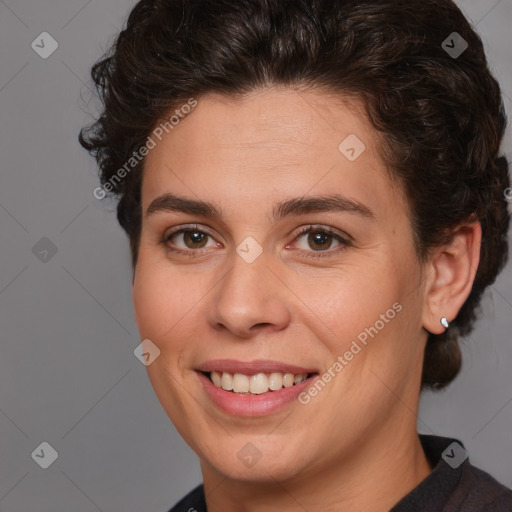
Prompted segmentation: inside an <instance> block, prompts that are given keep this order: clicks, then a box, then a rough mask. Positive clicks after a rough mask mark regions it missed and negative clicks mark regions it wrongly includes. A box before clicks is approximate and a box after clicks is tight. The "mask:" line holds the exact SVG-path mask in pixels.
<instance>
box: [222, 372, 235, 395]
mask: <svg viewBox="0 0 512 512" xmlns="http://www.w3.org/2000/svg"><path fill="white" fill-rule="evenodd" d="M220 387H221V388H222V389H225V390H226V391H231V390H232V389H233V375H231V373H227V372H223V373H222V378H221V381H220Z"/></svg>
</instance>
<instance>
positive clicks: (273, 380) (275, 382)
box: [268, 373, 283, 391]
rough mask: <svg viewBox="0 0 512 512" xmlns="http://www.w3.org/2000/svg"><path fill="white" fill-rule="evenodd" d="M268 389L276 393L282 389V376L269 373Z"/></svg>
mask: <svg viewBox="0 0 512 512" xmlns="http://www.w3.org/2000/svg"><path fill="white" fill-rule="evenodd" d="M268 387H269V389H271V390H272V391H277V390H279V389H281V388H282V387H283V374H282V373H271V374H270V378H269V379H268Z"/></svg>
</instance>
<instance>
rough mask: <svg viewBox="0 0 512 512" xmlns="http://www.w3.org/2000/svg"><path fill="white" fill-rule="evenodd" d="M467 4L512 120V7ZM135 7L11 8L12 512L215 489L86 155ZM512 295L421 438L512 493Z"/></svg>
mask: <svg viewBox="0 0 512 512" xmlns="http://www.w3.org/2000/svg"><path fill="white" fill-rule="evenodd" d="M458 4H459V5H460V6H461V7H462V9H463V10H464V11H465V13H466V14H467V15H468V17H469V18H470V19H471V20H472V21H473V22H474V24H475V25H476V27H477V30H478V31H479V33H480V34H481V36H482V37H483V39H484V42H485V45H486V49H487V52H488V56H489V59H490V61H491V64H492V68H493V70H494V71H495V74H496V76H497V77H498V79H499V80H500V82H501V84H502V87H503V90H504V94H505V102H506V106H507V110H508V112H509V115H510V113H511V112H512V101H511V99H510V98H511V97H512V69H511V66H510V49H511V48H512V36H511V30H510V27H511V23H512V2H511V1H510V0H501V1H500V0H460V1H459V2H458ZM133 5H134V2H133V1H128V0H109V1H108V2H100V1H99V0H89V1H87V0H66V1H64V0H43V1H38V2H36V1H35V0H0V116H1V123H0V150H1V156H2V158H1V160H0V166H1V187H0V239H1V242H0V243H1V248H2V249H1V251H0V256H1V258H2V259H1V267H0V268H1V272H0V312H1V321H2V323H1V328H0V336H1V357H0V433H1V435H0V510H1V511H3V512H36V511H37V512H46V511H48V512H56V511H69V510H73V511H75V512H89V511H91V512H93V511H97V510H102V511H105V512H106V511H113V512H114V511H123V512H136V511H137V512H142V511H143V512H151V511H165V510H167V509H168V508H169V507H170V506H171V505H172V504H173V503H174V502H175V501H177V500H178V499H179V498H181V497H182V496H183V495H184V494H185V493H186V492H188V491H189V490H190V489H191V488H192V487H193V486H195V485H196V484H197V483H199V482H200V481H201V474H200V471H199V464H198V462H197V460H196V456H195V455H194V454H193V453H192V452H191V451H190V450H189V449H188V447H187V446H186V445H185V444H184V442H183V441H182V440H181V438H180V437H179V436H178V434H177V433H176V431H175V430H174V428H173V426H172V424H171V423H170V421H169V420H168V418H167V416H166V415H165V413H164V412H163V410H162V409H161V407H160V404H159V403H158V401H157V399H156V397H155V395H154V394H153V390H152V388H151V386H150V383H149V380H148V378H147V375H146V370H145V368H144V366H143V365H142V364H141V363H140V362H139V361H138V360H137V359H136V358H135V357H134V355H133V350H134V349H135V347H136V346H137V345H138V344H139V342H140V340H139V337H138V333H137V329H136V326H135V323H134V321H133V314H132V305H131V295H130V287H131V270H130V262H129V254H128V243H127V240H126V239H125V236H124V233H123V232H122V231H121V228H120V227H119V226H118V225H117V223H116V220H115V215H114V213H113V204H109V203H106V202H105V201H103V202H101V201H98V200H96V199H95V198H94V197H93V195H92V190H93V189H94V188H95V187H96V186H97V178H96V169H95V167H94V161H93V160H92V159H91V158H89V157H88V155H87V154H86V153H85V152H84V151H83V150H82V149H81V148H80V146H79V145H78V143H77V134H78V131H79V129H80V128H81V126H82V125H83V124H84V123H85V122H88V121H89V120H90V117H89V115H88V114H87V113H86V109H85V108H84V102H83V101H81V100H80V97H81V95H82V96H83V98H84V99H85V100H87V99H88V98H89V97H90V82H89V69H90V67H91V65H92V64H93V63H94V62H95V61H96V60H97V59H98V58H99V57H100V56H101V54H102V52H103V50H104V49H105V48H106V47H107V44H108V43H109V42H110V41H111V40H112V38H113V37H114V35H115V34H116V33H117V32H118V31H119V30H120V29H121V27H122V25H123V23H124V20H125V18H126V16H127V14H128V12H129V9H130V8H131V7H132V6H133ZM44 31H47V32H49V33H50V34H51V35H52V37H54V38H55V39H56V40H57V42H58V44H59V47H58V49H57V50H56V51H55V53H53V54H52V55H51V56H50V57H49V58H47V59H43V58H41V57H40V56H39V55H38V54H37V53H36V52H35V51H34V50H33V49H32V48H31V43H32V41H33V40H35V39H36V38H37V36H39V34H41V33H42V32H44ZM46 48H48V46H46ZM93 105H94V104H92V103H91V104H90V105H89V106H88V107H87V109H89V111H90V110H91V109H92V108H93ZM510 133H511V132H510V129H509V131H508V134H507V138H506V141H505V145H504V150H505V152H507V154H508V155H509V158H510V155H511V154H512V143H511V138H510ZM42 237H47V238H48V239H49V240H51V242H52V243H53V244H54V245H55V247H56V249H57V252H56V254H54V255H53V256H52V253H51V252H49V253H48V254H47V256H46V258H47V259H48V258H49V259H48V261H46V262H44V261H41V260H40V258H44V254H43V253H41V252H40V253H39V256H38V257H36V254H34V253H33V247H34V246H35V245H36V244H37V243H38V241H39V240H40V239H41V238H42ZM40 243H43V245H44V244H45V243H46V244H47V243H48V242H40ZM43 249H44V247H43ZM36 252H37V251H36ZM50 256H51V257H50ZM511 284H512V276H511V265H510V264H509V265H508V267H507V268H506V269H505V270H504V271H503V273H502V275H501V276H500V278H499V279H498V281H497V282H496V284H495V285H494V286H493V287H492V288H491V289H490V290H489V291H488V293H487V294H486V296H485V299H484V301H483V318H482V319H481V320H480V321H479V323H478V327H477V329H476V331H475V332H474V333H473V334H472V335H471V336H470V337H469V338H468V339H467V340H466V342H465V348H464V365H465V366H464V371H463V372H462V374H461V375H460V376H459V378H458V379H457V381H456V382H455V383H454V384H453V385H451V386H450V387H449V389H448V390H447V391H446V392H443V393H441V394H435V395H433V394H425V395H424V396H423V397H422V400H421V408H420V414H419V421H418V426H419V430H420V431H421V432H425V433H434V434H438V435H446V436H454V437H457V438H459V439H461V440H462V441H463V442H464V443H465V445H466V448H467V449H468V451H469V453H470V456H471V459H472V462H473V463H474V464H475V465H477V466H480V467H481V468H483V469H485V470H487V471H488V472H490V473H491V474H492V475H493V476H495V477H496V478H497V479H498V480H499V481H501V482H502V483H504V484H506V485H508V486H509V487H510V486H512V464H511V461H512V428H511V426H512V379H511V376H510V370H509V368H508V366H509V365H510V363H511V362H512V344H511V343H510V338H511V336H510V329H511V327H512V286H511ZM43 441H46V442H48V443H49V444H50V445H51V446H53V447H54V448H55V450H57V452H58V458H57V460H56V461H55V462H54V463H53V464H52V465H51V466H50V467H49V468H48V469H42V468H41V467H39V465H38V464H36V462H35V461H34V459H33V458H32V457H31V454H32V453H33V451H34V450H35V449H36V448H37V447H38V446H39V445H40V443H41V442H43ZM47 453H48V452H47Z"/></svg>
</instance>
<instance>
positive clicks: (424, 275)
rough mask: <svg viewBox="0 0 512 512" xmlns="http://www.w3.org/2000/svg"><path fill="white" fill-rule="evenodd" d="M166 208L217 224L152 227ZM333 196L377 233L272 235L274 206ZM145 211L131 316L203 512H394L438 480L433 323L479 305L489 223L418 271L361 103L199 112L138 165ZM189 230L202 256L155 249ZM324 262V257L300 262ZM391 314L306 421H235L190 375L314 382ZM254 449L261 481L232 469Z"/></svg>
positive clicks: (290, 229) (293, 218) (321, 99)
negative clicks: (251, 246) (190, 459)
mask: <svg viewBox="0 0 512 512" xmlns="http://www.w3.org/2000/svg"><path fill="white" fill-rule="evenodd" d="M349 134H356V135H357V137H358V138H359V139H360V140H361V141H363V142H364V144H365V146H366V149H365V150H364V152H363V153H362V154H361V155H360V156H359V157H358V158H357V159H356V160H355V161H352V162H351V161H349V160H348V159H347V158H345V156H344V155H343V154H342V153H341V152H340V151H339V150H338V146H339V144H340V143H341V142H342V141H343V140H344V139H345V138H346V137H347V136H348V135H349ZM166 192H172V193H173V194H176V195H180V196H185V197H187V198H191V199H196V200H204V201H210V202H212V203H214V204H216V205H217V206H218V208H219V209H221V210H222V217H221V218H220V219H214V218H210V217H206V216H203V215H198V214H189V213H183V212H179V211H158V212H154V213H152V214H150V215H146V214H145V212H146V209H147V208H148V206H149V205H150V203H151V202H152V201H153V200H154V199H155V198H156V197H158V196H160V195H161V194H164V193H166ZM333 193H336V194H340V195H343V196H345V197H347V198H349V199H351V200H355V201H358V202H359V203H362V204H364V205H365V206H366V207H367V208H368V209H370V210H371V211H372V212H373V218H369V217H365V216H363V215H360V214H357V213H353V212H312V213H303V214H300V215H290V216H287V217H285V218H283V219H281V220H279V221H278V222H274V221H273V220H272V217H271V213H272V209H273V207H274V205H275V204H276V203H278V202H281V201H284V200H288V199H291V198H296V197H302V196H306V197H310V196H320V195H328V194H333ZM142 203H143V223H142V233H141V239H140V248H139V256H138V263H137V266H136V269H135V276H134V282H133V303H134V310H135V318H136V322H137V325H138V328H139V331H140V335H141V339H146V338H149V339H151V340H152V341H153V343H154V344H155V345H156V346H158V348H159V349H160V356H159V357H158V358H157V359H156V360H155V361H154V362H153V363H152V364H151V365H149V366H147V371H148V375H149V378H150V380H151V383H152V385H153V388H154V390H155V392H156V394H157V396H158V399H159V400H160V402H161V404H162V406H163V408H164V409H165V411H166V412H167V414H168V416H169V418H170V419H171V421H172V422H173V423H174V425H175V426H176V428H177V430H178V431H179V433H180V434H181V435H182V437H183V438H184V440H185V441H186V442H187V443H188V444H189V445H190V447H191V448H192V449H193V450H194V451H195V452H196V453H197V455H198V456H199V458H200V463H201V470H202V473H203V479H204V485H205V494H206V501H207V506H208V510H209V511H210V512H221V511H223V512H231V511H233V512H235V511H236V512H241V511H242V512H259V511H268V510H269V505H270V504H271V506H272V509H273V510H283V511H296V510H301V511H302V510H323V511H333V512H334V511H341V510H354V511H359V510H373V511H385V510H389V509H390V508H391V507H392V506H393V505H394V504H395V503H397V502H398V501H399V500H400V499H401V498H402V497H403V496H405V495H406V494H407V493H408V492H409V491H411V490H412V489H413V488H414V487H416V486H417V485H418V484H419V483H420V482H421V480H423V479H424V478H425V477H426V476H427V475H428V474H429V472H430V471H431V468H430V466H429V464H428V462H427V460H426V457H425V454H424V453H423V450H422V448H421V445H420V442H419V439H418V436H417V428H416V423H417V410H418V402H419V394H420V382H421V368H422V362H423V353H424V348H425V343H426V339H427V335H428V332H427V331H429V332H433V333H440V332H443V330H444V327H443V326H442V325H441V323H440V318H441V317H443V316H445V317H447V318H448V320H452V319H453V318H454V317H455V316H456V314H457V312H458V310H459V309H460V307H461V306H462V304H463V303H464V301H465V299H466V298H467V296H468V295H469V292H470V290H471V285H472V282H473V280H474V276H475V272H476V268H477V266H478V254H479V247H480V239H481V231H480V225H479V224H478V223H477V222H473V223H468V224H466V225H463V226H460V227H459V228H458V229H457V230H455V231H454V236H453V240H452V242H450V244H448V245H446V246H443V247H440V248H437V249H436V250H435V251H433V253H432V254H431V256H430V257H429V259H428V260H427V261H424V262H420V261H419V259H418V256H417V254H416V253H415V250H414V246H413V234H412V231H411V226H410V212H409V207H408V205H407V201H406V200H405V198H404V197H403V195H402V192H401V189H400V187H399V186H397V184H396V183H394V182H393V181H392V180H391V179H390V177H389V175H388V173H387V171H386V168H385V165H384V163H383V160H382V159H381V156H380V151H379V145H378V138H377V135H376V133H375V132H374V131H373V130H372V128H371V127H370V125H369V122H368V120H367V118H366V116H365V114H364V111H363V109H362V107H361V105H360V104H359V102H358V101H357V100H356V99H354V98H351V99H350V98H344V99H342V98H340V97H339V95H338V96H337V97H334V96H333V95H332V94H328V93H326V92H319V91H316V92H312V91H309V92H305V91H302V92H299V91H297V90H293V89H291V88H285V87H283V88H272V89H261V90H258V91H254V92H253V93H251V94H248V95H245V96H243V97H242V98H233V97H224V96H220V95H214V94H210V95H206V96H203V97H201V98H198V105H197V107H196V108H195V109H194V111H193V112H192V113H191V114H190V115H189V116H187V117H186V118H185V119H183V120H182V121H181V122H180V124H179V125H177V126H176V127H175V128H174V129H173V130H172V131H171V132H170V133H169V134H168V135H166V136H165V137H164V138H163V140H162V142H159V143H158V145H157V146H156V147H155V148H154V149H153V150H152V151H151V152H150V153H149V154H148V156H147V157H146V163H145V169H144V177H143V184H142ZM190 224H192V225H193V226H197V228H195V229H197V230H199V231H201V232H203V233H206V234H208V235H211V236H206V237H205V238H204V239H202V240H203V241H202V243H201V244H200V245H199V246H198V245H194V244H193V241H194V240H193V239H191V238H190V237H187V236H184V235H183V234H178V235H176V236H174V237H173V238H171V240H169V241H168V242H163V243H162V239H163V238H164V236H165V235H166V234H169V232H170V231H172V228H179V227H189V226H188V225H190ZM309 225H315V228H318V229H316V231H322V228H323V229H325V228H327V227H331V228H332V229H334V230H335V232H336V233H337V234H339V235H341V236H345V238H346V235H349V236H350V237H351V238H352V241H351V243H350V244H349V245H344V244H342V243H341V242H339V241H337V239H336V238H335V237H329V235H328V234H327V243H325V246H326V247H327V249H323V250H322V247H324V246H322V245H320V247H319V245H318V243H319V242H317V243H316V244H315V240H309V241H308V234H305V235H302V236H301V237H300V238H297V237H298V234H299V230H300V228H301V227H304V226H309ZM189 229H192V230H194V228H193V227H192V228H190V227H189ZM248 236H251V237H253V238H254V239H255V240H256V241H257V242H258V243H259V245H260V246H261V248H262V250H263V252H262V253H261V255H260V256H259V257H258V258H257V259H256V260H255V261H254V262H252V263H248V262H246V261H245V260H244V259H242V258H241V257H240V256H239V255H238V254H237V252H236V248H237V246H238V245H239V244H241V242H242V241H243V240H244V239H245V238H246V237H248ZM320 243H323V240H322V242H320ZM171 247H174V248H176V249H178V250H182V251H183V252H187V251H188V252H189V253H191V254H192V255H191V256H187V255H185V254H183V253H181V254H180V253H176V252H173V251H172V250H171ZM340 248H342V250H339V249H340ZM194 251H195V252H194ZM319 252H323V254H324V255H325V254H327V255H326V257H324V258H313V257H308V255H311V254H313V255H314V254H318V253H319ZM396 302H399V303H400V304H401V305H402V310H401V311H400V312H399V313H397V314H396V316H395V318H394V319H392V320H390V321H389V322H388V323H386V324H385V326H384V327H383V328H382V329H381V330H380V331H379V333H378V335H376V336H375V337H374V338H369V342H368V344H367V345H366V346H364V347H363V348H362V350H361V351H360V352H359V353H358V354H357V355H356V356H354V358H353V360H352V361H350V362H349V364H347V365H346V366H345V367H344V368H343V370H342V371H340V372H339V373H337V374H336V376H335V377H334V378H333V379H332V380H331V382H329V383H328V384H327V385H326V386H325V388H324V389H323V390H322V391H321V392H320V393H318V395H317V396H315V397H314V398H313V399H311V401H310V402H309V403H308V404H306V405H303V404H301V403H299V402H298V401H293V402H292V403H290V404H288V405H286V406H285V407H284V408H283V409H282V410H279V411H277V412H275V413H272V414H269V415H265V416H260V417H256V418H251V417H236V416H232V415H229V414H227V413H225V412H223V411H221V410H220V409H219V408H218V407H217V406H216V405H215V404H214V403H213V402H212V401H211V400H210V399H209V397H208V396H207V394H206V393H205V391H204V390H203V387H202V386H201V384H200V382H199V379H198V376H197V373H196V372H195V371H194V368H196V367H197V366H198V365H199V364H201V363H204V362H205V361H208V360H211V359H237V360H241V361H252V360H255V359H271V360H277V361H284V362H287V363H291V364H296V365H299V366H306V367H313V368H318V369H319V373H322V372H324V371H326V370H327V369H328V368H330V367H332V366H333V363H334V362H335V361H336V358H337V357H338V356H339V355H343V354H344V353H345V352H346V351H347V350H348V349H349V348H350V345H351V343H352V341H353V340H355V339H356V338H357V335H358V334H359V333H361V332H362V331H364V329H365V328H368V327H370V326H374V325H375V323H376V321H377V320H379V319H380V318H381V317H380V315H381V314H384V313H386V311H387V310H388V309H389V308H391V307H392V305H393V304H394V303H396ZM247 443H252V444H253V445H254V446H256V447H257V449H258V450H259V452H260V453H261V458H260V460H259V461H258V462H257V463H256V464H255V465H253V466H252V467H246V466H245V465H244V464H243V463H242V461H241V460H240V459H239V458H238V457H237V453H238V451H239V450H240V449H241V448H242V447H244V445H246V444H247Z"/></svg>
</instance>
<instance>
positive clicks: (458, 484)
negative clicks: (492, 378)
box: [169, 434, 512, 512]
mask: <svg viewBox="0 0 512 512" xmlns="http://www.w3.org/2000/svg"><path fill="white" fill-rule="evenodd" d="M419 437H420V441H421V445H422V446H423V451H424V452H425V455H426V457H427V459H428V461H429V462H430V465H431V466H432V468H433V470H432V472H431V473H430V474H429V475H428V476H427V477H426V478H425V479H424V480H423V481H422V482H420V484H419V485H418V486H417V487H415V488H414V489H413V490H412V491H411V492H410V493H409V494H407V495H406V496H404V497H403V498H402V499H401V500H400V501H399V502H398V503H397V504H396V505H395V506H394V507H393V508H392V509H391V510H390V512H512V491H511V490H510V489H507V488H506V487H504V486H503V485H501V484H500V483H499V482H497V481H496V480H495V479H494V478H492V477H491V476H490V475H489V474H488V473H486V472H485V471H482V470H480V469H478V468H476V467H474V466H472V465H471V464H470V462H469V459H468V458H467V456H466V455H467V454H466V452H465V450H464V445H463V444H462V443H461V442H460V441H457V440H456V439H449V438H447V437H438V436H427V435H423V434H420V435H419ZM452 443H458V445H459V446H456V445H453V444H452ZM169 512H207V510H206V502H205V498H204V488H203V485H202V484H201V485H199V486H197V487H196V488H195V489H194V490H192V491H191V492H190V493H189V494H187V496H185V497H184V498H183V499H182V500H181V501H180V502H179V503H177V504H176V505H175V506H174V507H173V508H172V509H171V510H170V511H169Z"/></svg>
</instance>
